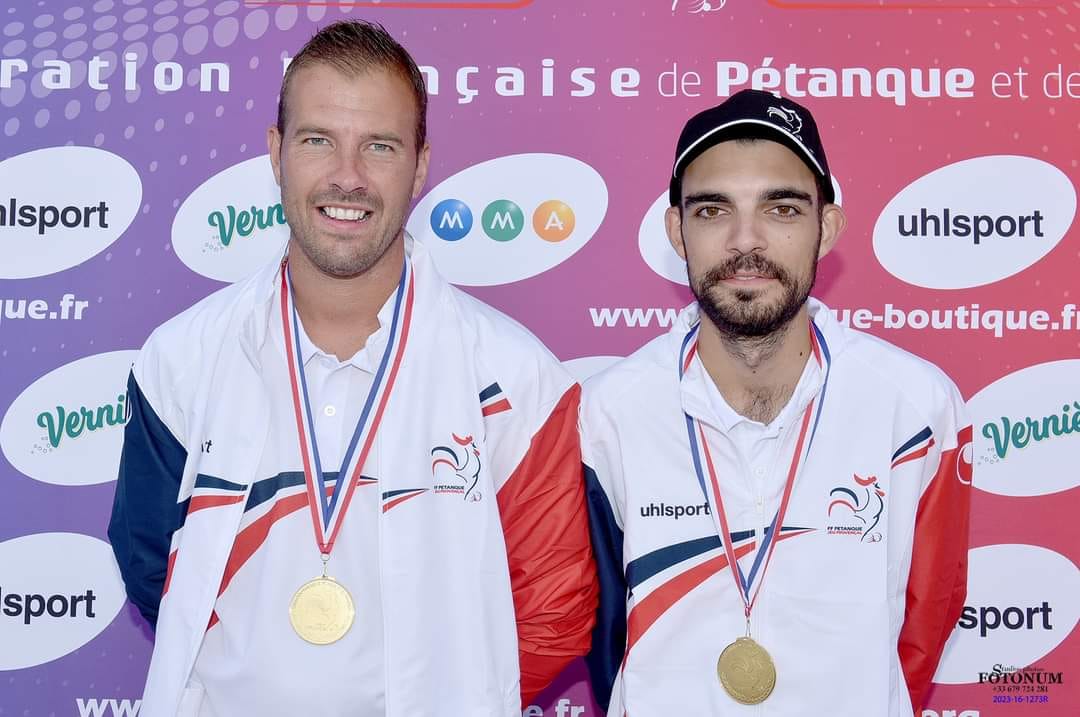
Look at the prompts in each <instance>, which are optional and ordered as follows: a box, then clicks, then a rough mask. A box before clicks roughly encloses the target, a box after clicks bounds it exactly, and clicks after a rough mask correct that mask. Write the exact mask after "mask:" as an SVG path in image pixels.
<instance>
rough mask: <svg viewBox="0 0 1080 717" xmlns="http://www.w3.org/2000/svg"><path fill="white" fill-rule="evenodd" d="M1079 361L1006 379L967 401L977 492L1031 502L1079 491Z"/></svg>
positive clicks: (1033, 368)
mask: <svg viewBox="0 0 1080 717" xmlns="http://www.w3.org/2000/svg"><path fill="white" fill-rule="evenodd" d="M1077 376H1080V360H1076V359H1071V360H1066V361H1051V362H1049V363H1042V364H1036V365H1034V366H1028V367H1027V368H1023V369H1021V370H1019V371H1016V372H1014V373H1011V374H1008V375H1007V376H1003V377H1002V378H1000V379H998V380H997V381H995V382H994V383H992V384H990V385H989V386H987V387H986V388H984V389H982V390H981V391H979V392H978V393H976V394H975V395H974V396H972V397H971V399H970V400H969V401H968V404H967V406H968V411H969V414H970V415H971V418H972V422H973V426H974V434H975V435H974V446H973V450H972V457H971V459H972V461H973V463H974V468H975V471H976V474H977V475H978V477H979V482H978V488H979V489H980V490H985V491H990V492H992V493H997V494H999V495H1010V496H1036V495H1046V494H1049V493H1057V492H1059V491H1063V490H1069V489H1070V488H1075V487H1076V486H1077V485H1080V472H1078V471H1077V470H1076V468H1075V466H1076V459H1077V456H1078V455H1080V383H1078V382H1077Z"/></svg>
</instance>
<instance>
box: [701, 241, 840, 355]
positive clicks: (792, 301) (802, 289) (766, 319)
mask: <svg viewBox="0 0 1080 717" xmlns="http://www.w3.org/2000/svg"><path fill="white" fill-rule="evenodd" d="M818 243H820V238H819V240H818ZM815 256H816V251H815ZM740 271H750V272H754V273H756V274H760V275H762V276H766V277H769V278H772V279H775V280H776V281H778V282H779V283H780V285H781V287H782V288H783V296H782V297H781V301H780V302H779V303H778V304H772V305H763V304H761V303H760V302H755V297H757V296H758V294H759V292H757V291H743V290H739V289H736V290H735V291H734V301H733V302H729V303H726V304H721V303H720V302H719V301H718V300H717V299H716V296H715V295H714V293H713V292H712V289H713V288H714V287H716V286H718V285H719V284H720V283H721V282H723V281H724V280H726V279H730V278H731V277H733V276H735V274H736V273H737V272H740ZM816 278H817V262H816V261H813V262H811V265H810V276H809V280H808V281H806V282H805V284H804V285H800V283H799V280H798V279H797V278H796V277H794V276H792V275H791V274H790V273H788V272H787V271H785V270H784V269H783V268H782V267H780V266H777V265H776V264H774V263H773V262H771V261H769V260H768V259H766V258H765V257H764V256H762V255H760V254H756V253H752V254H741V255H739V256H736V257H733V258H732V259H730V260H728V261H727V262H725V263H723V264H721V265H720V266H717V267H713V268H712V269H710V270H709V271H707V272H706V273H705V275H704V276H702V277H701V278H700V279H699V280H698V281H696V282H695V281H693V280H691V282H690V289H691V291H693V292H694V296H695V297H696V298H697V301H698V305H699V306H700V307H701V311H702V313H704V314H705V316H707V317H708V318H709V320H710V321H711V322H712V323H713V325H714V326H716V328H717V329H718V330H719V331H720V333H721V334H723V335H725V336H727V337H729V338H732V339H761V338H764V337H767V336H771V335H772V334H775V333H776V332H778V331H781V330H783V329H784V328H785V327H786V326H787V324H788V323H789V322H790V321H791V320H792V319H793V318H795V316H796V315H797V314H798V313H799V310H800V309H802V307H803V305H804V304H805V303H806V300H807V298H808V297H809V296H810V290H811V289H812V288H813V286H814V281H815V279H816Z"/></svg>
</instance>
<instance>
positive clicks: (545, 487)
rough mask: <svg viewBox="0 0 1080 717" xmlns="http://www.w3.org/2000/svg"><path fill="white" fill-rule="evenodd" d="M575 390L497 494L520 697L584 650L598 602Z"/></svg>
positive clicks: (534, 438) (535, 436) (562, 400)
mask: <svg viewBox="0 0 1080 717" xmlns="http://www.w3.org/2000/svg"><path fill="white" fill-rule="evenodd" d="M580 391H581V389H580V387H579V386H577V385H576V384H575V385H573V386H572V387H570V388H569V389H568V390H567V391H566V392H565V393H564V394H563V395H562V397H561V398H560V399H559V400H558V401H557V402H556V403H555V405H554V407H553V408H552V409H551V410H550V412H549V413H548V414H547V418H546V420H544V421H543V424H542V425H541V427H540V429H539V430H538V431H536V433H535V434H533V436H532V439H531V441H530V442H529V445H528V448H527V450H526V451H525V454H524V456H523V457H522V458H521V460H520V461H519V462H518V463H517V465H516V467H515V468H514V469H513V470H512V471H511V472H510V477H509V478H508V479H507V480H506V481H505V483H503V484H502V486H501V487H500V489H499V494H498V503H499V513H500V517H501V520H502V526H503V533H504V536H505V541H506V553H507V559H508V564H509V568H510V584H511V588H512V590H513V597H514V610H515V613H516V616H517V629H518V650H519V656H520V668H521V696H522V702H523V704H528V703H529V702H531V701H532V699H533V698H534V697H536V696H537V695H538V694H539V693H540V691H541V690H543V689H544V687H546V686H547V685H548V684H549V683H550V682H551V681H552V680H553V679H554V678H555V677H556V676H557V675H558V674H559V673H560V672H561V671H562V670H563V669H564V668H565V667H566V666H567V665H568V664H569V663H570V661H571V660H572V659H573V658H574V657H577V656H579V655H583V654H585V652H586V651H587V650H588V647H589V632H590V630H591V629H592V624H593V614H594V611H595V609H596V592H597V588H596V573H595V568H594V566H593V559H592V552H591V550H590V547H589V534H588V520H587V517H586V513H585V490H584V485H583V483H582V480H581V448H580V443H579V439H578V433H577V415H578V404H579V400H580Z"/></svg>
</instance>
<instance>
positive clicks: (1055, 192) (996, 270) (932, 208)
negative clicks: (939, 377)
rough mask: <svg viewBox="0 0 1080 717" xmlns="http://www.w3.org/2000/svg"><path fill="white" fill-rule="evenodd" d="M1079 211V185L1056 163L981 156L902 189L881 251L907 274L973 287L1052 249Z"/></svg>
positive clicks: (880, 231) (889, 210)
mask: <svg viewBox="0 0 1080 717" xmlns="http://www.w3.org/2000/svg"><path fill="white" fill-rule="evenodd" d="M1075 213H1076V191H1075V190H1074V188H1073V186H1072V182H1070V181H1069V178H1068V177H1067V176H1065V174H1064V173H1063V172H1062V171H1061V170H1059V169H1058V168H1057V167H1055V166H1054V165H1052V164H1048V163H1046V162H1043V161H1042V160H1038V159H1034V158H1032V157H1017V156H1011V155H999V156H990V157H977V158H975V159H967V160H964V161H962V162H956V163H955V164H950V165H948V166H945V167H941V168H940V169H936V170H934V171H933V172H930V173H929V174H927V175H925V176H923V177H920V178H919V179H916V180H915V181H914V182H912V183H911V184H909V185H908V186H907V187H905V188H904V189H903V190H901V191H900V193H899V194H897V195H896V197H894V198H893V199H892V201H890V202H889V203H888V205H887V206H886V207H885V209H884V211H882V212H881V216H879V217H878V220H877V223H876V224H875V226H874V253H875V254H876V255H877V258H878V261H879V262H880V263H881V265H882V266H883V267H885V269H886V270H887V271H888V272H889V273H890V274H892V275H893V276H895V277H896V278H898V279H900V280H901V281H905V282H907V283H909V284H914V285H915V286H922V287H926V288H928V289H967V288H970V287H973V286H982V285H984V284H990V283H993V282H995V281H1000V280H1001V279H1005V278H1007V277H1010V276H1012V275H1014V274H1016V273H1018V272H1021V271H1023V270H1024V269H1026V268H1028V267H1029V266H1031V265H1032V264H1034V263H1035V262H1037V261H1038V260H1039V259H1041V258H1043V257H1044V256H1046V255H1047V254H1048V253H1049V252H1050V250H1052V249H1053V248H1054V247H1055V246H1057V244H1058V242H1060V241H1061V240H1062V238H1063V237H1064V236H1065V232H1066V231H1067V230H1068V228H1069V226H1070V225H1071V224H1072V220H1073V215H1074V214H1075Z"/></svg>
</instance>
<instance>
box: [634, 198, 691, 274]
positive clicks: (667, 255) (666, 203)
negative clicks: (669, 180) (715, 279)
mask: <svg viewBox="0 0 1080 717" xmlns="http://www.w3.org/2000/svg"><path fill="white" fill-rule="evenodd" d="M670 206H671V202H670V200H669V199H668V193H667V190H664V193H663V194H661V195H660V196H659V197H657V198H656V201H655V202H653V203H652V205H651V206H650V207H649V211H647V212H645V216H644V218H642V220H641V226H640V227H638V251H639V252H641V258H642V259H644V260H645V263H646V264H648V265H649V268H650V269H652V270H653V271H655V272H656V273H657V274H659V275H660V276H662V277H664V278H665V279H667V280H668V281H674V282H675V283H676V284H682V285H683V286H689V285H690V280H689V279H688V278H687V276H686V262H685V261H683V259H682V257H681V256H679V255H678V254H676V253H675V248H674V247H673V246H671V242H670V241H668V235H667V229H666V228H665V227H664V214H665V213H666V212H667V209H668V207H670Z"/></svg>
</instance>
